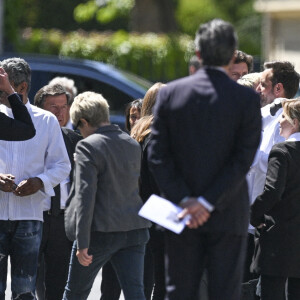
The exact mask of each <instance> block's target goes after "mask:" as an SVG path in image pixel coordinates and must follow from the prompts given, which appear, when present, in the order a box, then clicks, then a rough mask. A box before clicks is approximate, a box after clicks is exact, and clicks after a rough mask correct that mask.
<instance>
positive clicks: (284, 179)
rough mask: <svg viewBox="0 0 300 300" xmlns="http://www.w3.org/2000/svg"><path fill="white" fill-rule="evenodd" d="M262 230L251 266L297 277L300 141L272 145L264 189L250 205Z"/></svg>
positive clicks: (299, 268) (299, 272) (299, 262)
mask: <svg viewBox="0 0 300 300" xmlns="http://www.w3.org/2000/svg"><path fill="white" fill-rule="evenodd" d="M261 223H266V225H267V226H266V227H265V228H263V229H262V230H261V234H260V238H259V240H258V247H257V249H256V255H255V260H254V262H253V264H252V270H253V271H255V272H257V273H261V274H267V275H276V276H285V277H296V278H300V142H295V141H293V142H292V141H288V142H284V143H280V144H276V145H274V146H273V148H272V150H271V152H270V154H269V164H268V171H267V177H266V183H265V187H264V191H263V193H262V194H261V195H260V196H258V197H257V198H256V200H255V202H254V203H253V205H252V206H251V224H252V225H253V226H258V225H259V224H261Z"/></svg>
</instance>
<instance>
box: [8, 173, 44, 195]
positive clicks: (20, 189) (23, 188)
mask: <svg viewBox="0 0 300 300" xmlns="http://www.w3.org/2000/svg"><path fill="white" fill-rule="evenodd" d="M43 186H44V184H43V181H42V180H41V179H40V178H38V177H33V178H29V179H26V180H23V181H21V182H20V183H19V184H18V186H17V188H16V189H15V191H14V194H15V195H16V196H20V197H24V196H29V195H32V194H34V193H36V192H37V191H38V190H40V189H42V188H43Z"/></svg>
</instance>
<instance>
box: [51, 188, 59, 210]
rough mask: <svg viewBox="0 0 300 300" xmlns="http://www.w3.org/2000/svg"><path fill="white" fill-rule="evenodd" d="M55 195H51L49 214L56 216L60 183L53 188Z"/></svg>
mask: <svg viewBox="0 0 300 300" xmlns="http://www.w3.org/2000/svg"><path fill="white" fill-rule="evenodd" d="M54 192H55V196H53V197H51V214H52V215H54V216H58V215H59V214H60V184H58V185H57V186H56V187H55V188H54Z"/></svg>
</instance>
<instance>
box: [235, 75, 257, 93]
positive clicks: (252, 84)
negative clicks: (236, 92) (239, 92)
mask: <svg viewBox="0 0 300 300" xmlns="http://www.w3.org/2000/svg"><path fill="white" fill-rule="evenodd" d="M260 77H261V73H249V74H246V75H244V76H243V77H241V78H240V79H238V81H237V83H239V84H240V85H243V86H247V87H249V88H251V89H254V90H255V89H256V87H257V85H258V84H259V81H260Z"/></svg>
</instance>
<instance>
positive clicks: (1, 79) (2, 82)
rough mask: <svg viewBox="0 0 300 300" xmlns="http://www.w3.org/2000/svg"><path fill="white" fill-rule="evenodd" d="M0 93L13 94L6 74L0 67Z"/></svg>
mask: <svg viewBox="0 0 300 300" xmlns="http://www.w3.org/2000/svg"><path fill="white" fill-rule="evenodd" d="M0 91H3V92H5V93H7V94H8V95H11V94H12V93H14V92H15V91H14V89H13V87H12V86H11V84H10V82H9V78H8V74H7V73H6V72H5V71H4V69H3V68H1V67H0Z"/></svg>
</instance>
